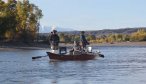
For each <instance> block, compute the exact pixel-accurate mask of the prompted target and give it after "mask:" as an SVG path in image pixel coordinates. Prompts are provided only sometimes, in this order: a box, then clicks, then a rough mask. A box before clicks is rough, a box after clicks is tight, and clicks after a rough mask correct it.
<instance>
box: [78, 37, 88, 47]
mask: <svg viewBox="0 0 146 84" xmlns="http://www.w3.org/2000/svg"><path fill="white" fill-rule="evenodd" d="M80 41H81V42H82V46H83V47H86V45H89V43H88V41H87V40H86V38H85V35H81V36H80Z"/></svg>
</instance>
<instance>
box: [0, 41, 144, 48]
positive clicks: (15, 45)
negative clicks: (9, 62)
mask: <svg viewBox="0 0 146 84" xmlns="http://www.w3.org/2000/svg"><path fill="white" fill-rule="evenodd" d="M60 46H66V47H72V46H73V44H64V43H60ZM90 46H146V42H115V43H97V44H90ZM6 48H7V49H8V48H9V49H50V46H49V44H45V43H29V44H25V43H3V44H0V49H6Z"/></svg>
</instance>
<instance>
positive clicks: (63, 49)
mask: <svg viewBox="0 0 146 84" xmlns="http://www.w3.org/2000/svg"><path fill="white" fill-rule="evenodd" d="M66 53H67V48H66V47H59V54H60V55H63V54H66Z"/></svg>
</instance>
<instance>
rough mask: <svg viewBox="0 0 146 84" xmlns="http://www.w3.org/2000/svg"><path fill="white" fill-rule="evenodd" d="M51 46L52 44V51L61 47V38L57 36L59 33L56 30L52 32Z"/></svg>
mask: <svg viewBox="0 0 146 84" xmlns="http://www.w3.org/2000/svg"><path fill="white" fill-rule="evenodd" d="M49 40H50V44H51V49H52V50H58V46H59V41H60V39H59V36H58V34H57V31H56V30H53V31H52V32H51V35H50V39H49Z"/></svg>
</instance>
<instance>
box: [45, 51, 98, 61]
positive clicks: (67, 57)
mask: <svg viewBox="0 0 146 84" xmlns="http://www.w3.org/2000/svg"><path fill="white" fill-rule="evenodd" d="M47 54H48V56H49V58H50V59H55V60H92V59H95V58H96V57H97V56H96V55H94V54H81V55H59V54H55V53H51V52H47Z"/></svg>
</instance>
